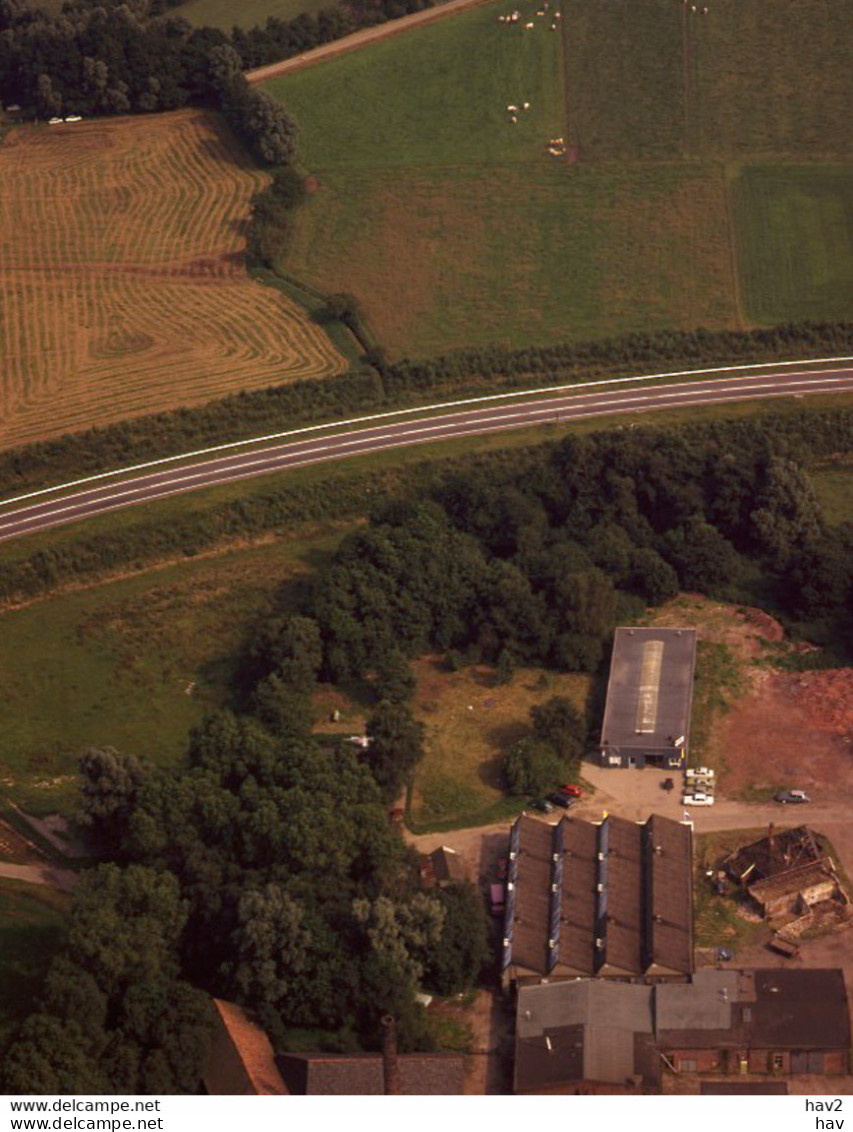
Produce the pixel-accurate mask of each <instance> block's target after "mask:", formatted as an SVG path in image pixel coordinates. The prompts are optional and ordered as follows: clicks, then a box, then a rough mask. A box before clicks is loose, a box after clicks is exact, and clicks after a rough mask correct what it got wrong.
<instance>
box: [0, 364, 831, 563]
mask: <svg viewBox="0 0 853 1132" xmlns="http://www.w3.org/2000/svg"><path fill="white" fill-rule="evenodd" d="M808 364H809V363H803V367H804V368H802V369H794V370H785V371H784V372H781V371H779V370H778V369H776V370H773V369H771V372H768V373H761V374H759V373H750V374H749V375H748V376H743V375H742V374H741V375H734V374H731V375H726V376H714V377H710V376H708V377H701V378H699V377H697V378H696V379H693V378H688V377H685V379H684V380H682V381H676V382H674V383H672V384H660V385H647V386H643V387H640V386H637V385H630V382H631V381H637V380H641V381H642V380H645V379H643V378H633V379H632V378H625V379H619V380H618V382H617V381H614V382H613V383H612V384H611V383H609V382H607V381H604V382H601V383H594V384H597V385H598V386H599V387H598V388H597V389H596V390H595V391H589V390H590V386H585V387H584V386H581V387H578V386H572V387H570V388H568V389H566V390H565V391H560V392H553V393H551V394H547V395H540V396H536V395H535V394H534V393H533V392H529V393H528V392H525V393H523V394H520V395H519V397H518V399H515V400H510V399H508V398H507V396H506V395H500V400H499V402H498V403H494V402H495V398H494V397H486V398H471V399H468V400H466V401H464V402H463V401H459V402H456V405H457V406H461V405H463V404H464V405H465V406H466V408H464V409H462V408H458V407H457V408H456V409H453V408H451V406H448V408H447V409H446V410H444V411H442V407H440V406H427V407H425V408H424V409H422V410H418V412H419V413H423V414H425V415H416V416H409V417H408V418H406V419H403V420H399V419H398V420H392V419H389V418H394V417H397V418H399V417H401V416H403V417H404V418H405V416H406V411H405V410H403V411H393V412H389V413H383V414H378V415H375V416H372V417H362V418H360V419H359V420H355V421H338V422H330V423H329V424H327V425H316V426H310V427H306V428H304V429H297V430H294V432H291V433H289V434H279V436H278V437H266V438H259V439H258V440H257V441H255V442H254V443H255V444H256V445H257V444H260V443H261V441H262V440H263V441H266V442H268V443H265V446H264V447H254V448H253V449H251V450H249V445H250V444H252V443H253V442H251V441H246V442H245V443H241V444H240V445H239V446H236V445H222V446H220V447H219V448H216V449H208V450H207V451H206V452H204V453H202V452H196V453H188V454H187V456H186V457H183V459H185V460H186V461H187V462H186V463H183V464H181V465H180V466H174V465H173V466H171V467H169V468H168V469H167V468H166V465H169V464H170V463H171V461H170V460H156V461H152V462H151V463H150V464H147V465H141V466H140V468H138V469H136V470H135V471H134V470H133V469H129V470H127V471H124V472H115V473H104V474H103V475H99V476H95V477H92V480H81V481H79V482H77V483H76V484H65V485H62V486H57V487H55V488H49V489H45V490H43V491H38V492H33V493H31V494H29V495H26V496H19V497H16V498H12V499H7V500H5V501H3V502H0V542H2V541H3V540H5V539H11V538H16V537H17V536H19V535H24V534H32V533H33V532H35V531H43V530H47V529H49V528H51V527H56V526H60V525H61V524H65V523H72V522H75V521H77V520H79V519H85V518H91V517H92V516H95V515H102V514H105V513H107V512H109V511H115V510H117V509H118V508H122V507H130V506H132V505H134V504H137V503H150V502H151V501H152V500H155V499H164V498H167V497H168V496H171V495H178V494H182V493H184V492H188V491H196V490H199V489H201V488H206V487H215V486H217V485H220V484H224V483H233V482H235V481H237V480H244V479H249V478H251V477H253V476H260V475H266V474H269V473H270V472H279V471H285V470H287V469H289V468H297V467H305V466H307V465H309V464H319V463H325V462H328V461H331V460H343V459H346V458H348V457H350V456H364V455H369V454H371V453H373V452H380V451H384V450H388V449H392V448H403V447H406V446H408V445H413V444H426V443H430V442H434V441H444V440H454V439H458V438H461V437H471V436H478V435H486V434H488V433H494V432H505V431H508V430H510V429H518V428H530V427H531V426H536V425H543V424H552V425H553V424H563V423H568V422H571V421H578V420H585V419H589V418H594V417H602V416H615V415H618V414H642V413H644V412H649V411H652V410H655V409H684V408H698V407H701V406H703V405H714V404H724V403H731V402H738V401H752V400H759V399H763V398H768V397H790V396H794V397H803V396H805V395H807V394H817V393H823V394H838V393H851V392H853V369H851V368H850V367H849V366H845V367H839V368H834V369H814V368H806V367H807V366H808ZM768 368H769V367H768ZM661 376H662V377H663V376H664V375H661ZM666 376H673V375H666ZM591 384H593V383H591ZM614 385H615V386H617V387H616V388H614V387H613V386H614ZM602 386H603V387H602ZM579 388H580V389H581V390H583V389H586V390H587V391H586V392H583V391H581V392H579V391H578V390H579ZM426 414H430V415H426ZM373 422H377V423H373ZM353 426H356V427H353ZM297 435H298V437H299V438H298V439H284V438H285V436H291V437H295V436H297ZM226 448H228V449H232V451H231V452H230V453H229V454H228V455H219V456H216V457H213V456H212V453H213V452H222V451H223V450H224V449H226ZM203 456H207V457H208V458H206V459H202V457H203ZM155 467H156V470H152V471H146V472H143V471H142V468H155ZM95 479H97V480H98V481H99V482H98V484H97V485H96V486H91V484H92V481H93V480H95ZM84 484H88V485H89V486H85V487H84V486H83V485H84Z"/></svg>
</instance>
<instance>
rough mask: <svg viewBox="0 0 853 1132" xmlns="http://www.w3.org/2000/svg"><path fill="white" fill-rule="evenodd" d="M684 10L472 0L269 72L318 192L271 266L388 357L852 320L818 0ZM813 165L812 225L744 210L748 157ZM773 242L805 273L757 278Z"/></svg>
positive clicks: (836, 94) (836, 117)
mask: <svg viewBox="0 0 853 1132" xmlns="http://www.w3.org/2000/svg"><path fill="white" fill-rule="evenodd" d="M692 7H693V6H692V5H686V6H685V5H683V4H680V3H677V2H675V0H607V2H599V0H560V2H559V3H551V4H550V5H549V6H548V8H547V9H546V8H545V5H544V3H541V0H519V2H518V3H517V4H512V5H510V4H507V3H504V2H501V3H491V4H484V5H480V6H477V7H475V8H472V9H470V10H467V11H465V12H462V13H459V14H458V15H455V16H454V17H453V18H452V19H448V20H445V21H442V22H440V23H437V24H433V25H431V26H428V27H424V28H416V29H412V30H411V31H408V32H406V33H405V34H401V35H397V36H394V37H391V38H389V39H387V40H385V41H383V42H379V43H373V44H370V45H368V46H365V47H363V48H361V49H359V50H358V51H354V52H351V53H349V54H346V55H342V56H339V57H337V58H334V59H330V60H326V61H323V62H320V63H317V64H316V65H314V66H311V67H306V68H303V69H302V70H299V71H296V72H294V73H292V74H288V75H283V76H280V77H279V78H278V79H275V80H272V81H270V82H269V83H268V84H266V89H268V90H269V91H270V92H271V93H273V94H275V95H276V96H277V97H280V98H281V99H282V100H283V101H284V103H285V105H286V106H287V108H288V110H289V112H291V113H292V114H293V115H294V117H295V118H296V119H297V121H298V123H299V125H300V130H301V141H300V147H301V148H300V154H301V160H302V163H303V165H304V167H305V169H306V171H307V172H309V173H311V174H312V175H313V176H314V177H315V178H316V181H317V186H318V187H317V191H316V192H315V193H314V194H313V195H312V197H311V198H310V201H309V203H308V205H307V206H306V207H305V208H304V209H303V210H302V212H301V213H300V214H299V216H298V218H297V223H296V233H295V236H294V239H293V241H292V243H291V246H290V248H289V250H288V253H287V255H286V257H285V261H284V263H283V265H282V266H283V267H284V268H285V269H286V270H287V271H288V272H289V273H291V274H293V275H295V276H297V277H303V278H305V279H306V280H307V281H309V282H311V283H313V284H314V285H315V286H318V287H320V288H322V289H326V290H340V291H350V292H352V293H353V294H355V295H356V296H357V297H358V299H359V301H360V303H361V305H362V307H363V308H364V310H365V312H366V314H367V317H368V320H369V322H370V324H371V326H372V328H373V329H374V331H375V332H376V334H377V336H378V338H379V340H380V341H381V342H382V343H383V345H385V346H386V347H388V348H389V349H390V351H391V354H392V356H399V355H404V354H408V355H410V356H423V355H426V354H429V353H434V352H437V351H441V350H445V349H449V348H453V347H460V346H477V345H481V344H484V343H496V344H502V345H505V346H509V347H518V346H526V345H534V344H539V343H542V344H544V343H549V342H554V341H560V340H565V339H572V338H595V337H601V336H606V335H611V334H620V333H624V332H629V331H634V330H643V329H648V330H659V329H677V328H684V327H695V326H700V325H701V326H707V327H724V326H738V325H747V326H748V325H761V324H765V323H771V322H775V321H777V320H778V319H779V318H784V319H800V318H827V319H829V318H851V317H853V302H851V296H850V293H849V291H848V290H847V288H846V284H845V285H842V286H841V287H840V288H839V287H837V286H836V284H837V283H838V282H839V281H841V282H842V284H843V281H844V280H845V279H847V278H848V277H849V274H850V272H851V271H853V250H851V249H850V245H851V241H853V228H851V222H850V213H849V210H848V209H847V208H846V206H845V205H844V204H843V202H842V197H844V195H845V194H846V193H847V189H846V188H845V187H844V186H845V185H846V184H847V178H848V172H847V170H848V168H849V166H847V165H845V164H844V162H846V161H849V158H850V154H851V152H853V125H851V122H853V119H851V116H850V115H849V114H847V113H842V108H843V106H844V105H847V104H849V103H850V102H851V101H853V98H851V95H853V69H851V68H849V67H848V66H847V63H846V60H847V58H848V56H849V51H848V50H847V47H848V46H849V35H847V34H846V31H845V28H844V26H843V20H841V19H840V17H839V15H838V8H837V6H833V5H830V4H829V3H827V2H824V0H790V3H786V4H784V5H783V4H772V3H771V4H767V3H759V0H711V2H709V3H708V5H707V9H708V10H707V12H704V11H703V9H704V8H705V7H706V5H696V12H695V13H694V12H693V11H692ZM514 9H515V10H517V11H519V12H520V19H519V20H518V21H516V22H514V23H507V22H506V21H503V20H501V19H499V17H501V16H506V15H507V13H510V12H512V11H513V10H514ZM556 11H560V19H559V20H558V19H557V18H556V16H555V13H556ZM539 13H541V14H539ZM528 23H532V25H533V26H532V28H528V27H527V24H528ZM553 27H556V31H554V30H552V28H553ZM525 102H529V103H530V109H529V110H527V111H524V110H523V109H521V110H520V111H519V112H518V113H516V114H515V116H516V118H517V119H518V120H517V121H516V122H512V112H511V111H509V110H508V109H507V107H508V106H510V105H512V106H519V107H522V108H523V104H524V103H525ZM552 138H563V139H564V142H565V147H566V152H565V153H558V154H556V155H555V154H552V153H549V152H548V142H549V141H550V140H551V139H552ZM818 159H820V161H821V162H823V168H822V171H821V173H820V178H822V179H823V188H821V189H819V190H818V189H816V188H815V189H814V190H812V189H810V190H809V192H812V191H814V192H816V193H817V194H818V195H819V196H820V198H821V201H820V203H819V204H818V205H816V206H814V207H813V208H812V213H813V214H814V218H815V222H813V223H812V222H810V221H808V222H807V221H806V220H804V219H803V218H800V219H799V220H798V222H797V223H796V224H794V225H792V226H790V227H788V228H787V229H786V228H784V224H779V223H778V222H777V221H775V220H773V218H772V217H759V218H758V220H757V221H756V218H755V216H754V215H753V213H754V211H755V210H754V209H753V208H752V206H751V205H750V204H749V203H746V204H744V199H746V198H747V197H749V198H750V199H752V197H753V196H754V195H755V194H754V193H753V192H752V186H753V183H754V181H755V178H758V179H760V176H761V175H760V172H759V171H757V170H756V171H755V172H750V170H751V167H752V163H756V164H758V163H762V164H766V163H768V162H769V161H777V162H779V163H780V168H781V163H782V162H784V163H785V165H786V166H791V165H794V164H802V163H804V162H806V161H812V160H815V161H816V160H818ZM833 162H834V163H837V169H838V172H837V173H833V172H832V171H831V169H829V168H828V164H829V163H833ZM741 169H742V173H741V175H740V177H738V173H739V171H740V170H741ZM788 173H789V174H790V176H791V177H792V178H794V180H796V177H795V176H794V174H793V173H792V172H791V171H790V170H789V171H788ZM786 175H788V174H786ZM804 176H805V175H804V174H803V175H800V179H799V181H798V182H797V183H798V184H799V186H800V188H798V189H796V192H795V195H796V194H800V195H802V185H803V183H804V182H803V178H804ZM792 184H793V181H792ZM744 186H746V187H745V188H744ZM780 191H781V190H776V194H777V196H778V194H779V192H780ZM791 192H792V189H791V188H790V187H789V188H788V189H786V190H785V193H787V195H788V196H789V197H790V196H791ZM750 194H752V195H750ZM783 195H784V194H783ZM830 198H831V199H830ZM773 207H774V209H776V212H777V213H778V204H774V205H773ZM818 212H819V213H820V214H821V216H820V218H817V213H818ZM826 221H830V222H829V223H826ZM756 223H757V225H758V227H759V228H760V230H761V237H760V238H761V239H762V240H764V241H766V243H765V246H764V249H763V253H762V254H763V257H764V261H766V263H767V264H768V265H769V267H767V268H766V269H765V267H761V268H760V269H759V270H756V269H755V268H754V266H752V260H753V259H754V258H755V255H754V252H753V250H752V249H753V245H754V244H755V242H756V238H755V236H754V225H755V224H756ZM800 241H804V242H806V246H805V247H801V246H800ZM795 242H796V243H797V246H796V248H795V247H794V244H795ZM792 255H793V259H792V260H791V263H793V264H794V265H797V264H799V263H800V262H801V261H804V260H808V261H809V262H810V263H811V267H810V271H811V276H808V275H807V276H806V277H804V276H802V275H800V276H799V277H798V278H796V279H792V281H791V282H790V283H789V284H788V285H787V290H784V288H783V293H781V294H780V293H779V287H780V282H779V279H778V278H777V276H778V268H779V264H780V262H787V261H788V260H789V259H790V258H791V256H792ZM833 258H834V260H835V266H834V268H833V269H832V271H830V272H828V274H827V280H826V282H827V283H828V284H829V285H828V286H823V285H822V284H819V283H818V282H817V274H816V272H817V267H816V265H817V264H818V262H819V261H821V260H827V261H828V260H830V259H833ZM810 280H811V281H810Z"/></svg>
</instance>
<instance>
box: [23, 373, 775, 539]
mask: <svg viewBox="0 0 853 1132" xmlns="http://www.w3.org/2000/svg"><path fill="white" fill-rule="evenodd" d="M750 388H757V389H766V390H774V392H767V393H763V394H762V395H761V396H762V397H784V396H787V393H786V391H785V390H784V389H779V390H778V391H776V389H777V387H776V386H774V385H770V384H763V385H762V384H760V383H758V382H757V383H756V384H755V385H754V386H751V387H750ZM740 392H742V390H741V388H740V387H738V386H730V387H729V388H728V389H726V388H723V389H722V390H717V391H716V392H715V395H714V396H713V397H709V398H701V399H697V400H693V401H691V402H690V403H691V405H705V404H713V403H715V402H719V401H726V400H731V399H735V400H737V395H738V394H739V393H740ZM667 394H668V395H671V396H672V397H690V396H691V394H692V395H693V396H694V397H695V395H696V391H695V390H692V391H691V390H689V389H686V390H678V389H673V388H670V389H667ZM720 394H723V396H720ZM636 400H637V399H636V398H634V397H613V398H608V399H604V400H601V401H597V402H596V404H595V406H594V407H592V408H591V409H590V410H589V411H585V412H584V411H581V412H577V411H575V413H574V415H573V417H571V418H569V420H584V419H586V418H587V417H596V416H601V415H606V413H607V412H608V411H615V412H617V413H629V412H633V411H634V410H631V409H627V408H616V409H613V408H612V407H613V406H617V405H625V404H631V403H635V402H636ZM655 407H659V408H672V407H673V406H672V405H661V406H654V405H652V406H651V408H652V409H654V408H655ZM602 408H604V409H605V412H604V414H602V411H601V410H602ZM553 411H554V410H553V409H550V408H543V409H536V410H531V411H530V413H529V414H525V417H524V418H523V419H521V420H520V421H518V423H516V424H509V425H507V424H503V425H502V426H501V427H502V428H503V429H512V428H523V427H524V426H525V425H527V424H529V423H530V421H529V415H531V414H535V415H541V414H542V413H552V412H553ZM641 411H643V410H641ZM512 415H513V414H511V413H510V414H505V415H502V416H490V417H483V418H481V419H480V420H471V421H469V422H468V426H469V427H466V428H464V429H461V430H459V431H455V432H454V434H453V435H452V436H450V437H449V438H448V439H451V440H453V439H456V438H460V437H464V436H471V435H475V434H478V433H482V432H490V431H493V430H492V429H491V428H490V427H485V428H484V427H482V426H483V425H486V426H490V425H492V424H493V423H494V422H505V421H506V420H508V419H511V418H512ZM413 423H415V424H417V422H413ZM567 423H568V422H567ZM441 427H442V426H441V425H440V424H435V425H430V426H429V427H426V428H414V429H411V430H410V431H408V432H405V433H402V434H399V433H386V434H384V435H380V436H374V437H372V438H371V443H377V442H378V449H375V448H373V447H371V448H368V449H367V450H366V451H364V452H359V453H354V454H355V455H370V454H371V453H372V452H373V451H376V450H379V451H382V450H384V449H388V448H401V447H405V446H406V445H410V444H417V443H418V437H420V436H421V435H422V434H423V433H427V432H435V431H437V430H440V429H441ZM328 439H329V440H336V439H339V438H336V437H329V438H328ZM360 443H363V439H362V438H360V437H358V436H355V437H352V438H351V439H347V438H346V436H344V437H343V438H340V442H339V443H336V444H334V445H329V444H326V445H323V446H322V447H318V448H314V449H310V450H306V451H305V452H304V453H299V452H298V451H296V452H294V453H293V455H294V456H297V457H298V456H300V455H304V456H305V457H306V458H305V459H296V460H293V461H292V462H290V463H288V464H287V465H285V466H283V467H282V468H281V469H279V470H280V471H289V470H291V469H293V468H301V467H306V466H308V465H310V464H320V463H323V462H324V460H325V459H327V457H324V456H323V455H322V453H324V452H327V451H328V450H329V448H334V449H335V450H339V449H340V448H347V447H352V446H354V445H357V444H360ZM247 455H251V453H247ZM342 458H343V459H346V458H347V457H346V455H344V456H343V457H342ZM262 463H265V461H264V460H249V461H247V462H243V463H240V464H234V465H231V466H230V467H229V468H228V471H229V472H230V473H236V474H229V475H223V476H220V477H218V478H217V479H216V480H214V481H212V482H211V483H209V484H206V485H204V486H206V487H211V488H215V487H220V486H222V485H225V484H228V483H232V482H234V481H237V480H241V479H249V478H251V477H252V476H253V475H258V474H263V473H257V472H249V473H248V474H247V473H246V469H248V468H251V467H254V466H255V465H256V464H262ZM185 470H186V471H187V472H189V473H190V474H189V475H186V476H184V478H183V479H181V480H180V481H172V482H179V484H180V486H178V487H175V488H174V489H172V490H168V491H160V490H158V492H157V494H156V495H154V496H152V497H151V498H149V499H143V500H141V501H140V502H141V503H156V502H157V501H158V500H161V499H166V498H168V497H170V496H172V495H180V494H184V493H186V492H188V491H192V490H193V488H191V487H188V486H187V485H188V484H190V483H191V482H192V481H193V480H197V479H200V478H201V479H203V478H204V475H205V474H206V473H204V472H203V470H202V471H199V472H195V471H194V469H193V468H187V469H185ZM270 471H271V472H273V473H274V472H275V471H276V469H270ZM179 474H180V473H179ZM116 486H121V485H116ZM161 486H162V487H166V486H167V484H163V485H161ZM140 490H141V489H140V488H139V487H131V488H130V489H129V490H127V491H118V492H116V493H115V494H113V495H107V496H104V497H102V498H101V499H99V500H98V501H97V502H98V503H99V504H101V503H106V504H108V506H105V507H99V509H98V511H97V512H96V514H102V513H104V512H107V511H116V510H118V509H120V508H121V507H125V506H128V504H127V503H121V502H115V503H112V504H110V501H111V500H126V499H127V497H128V496H132V495H136V494H138V492H139V491H140ZM62 502H63V501H62V500H57V504H61V503H62ZM80 506H81V504H80V503H79V502H77V503H72V504H71V505H70V506H67V507H63V506H56V507H55V508H54V509H53V510H52V511H43V512H40V513H39V514H38V515H37V518H39V519H50V518H54V517H55V516H57V515H63V514H65V513H66V512H69V511H76V510H78V509H79V507H80ZM28 510H29V508H22V510H21V511H19V512H11V513H10V514H9V515H4V516H2V517H0V524H3V523H6V522H7V520H11V519H14V518H15V516H16V515H21V514H24V515H25V514H26V513H27V511H28ZM87 517H88V516H86V515H85V514H83V515H81V516H80V518H81V519H83V518H87ZM92 517H93V518H94V517H95V516H92ZM24 522H27V519H18V520H17V523H14V522H13V523H10V524H9V525H10V526H12V527H14V526H16V525H18V524H20V523H24ZM59 522H60V523H61V522H62V520H60V521H59ZM51 525H52V526H56V525H58V524H57V523H53V524H51ZM22 533H25V532H14V531H13V533H12V534H11V535H9V534H5V535H4V534H2V526H0V541H4V540H5V539H8V538H14V537H16V534H22Z"/></svg>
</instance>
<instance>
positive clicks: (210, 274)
mask: <svg viewBox="0 0 853 1132" xmlns="http://www.w3.org/2000/svg"><path fill="white" fill-rule="evenodd" d="M264 183H265V178H264V175H263V174H261V173H259V172H258V171H256V170H255V169H254V168H253V167H252V166H251V165H250V164H249V163H248V160H247V158H246V157H245V155H244V153H243V152H242V150H241V149H240V148H239V146H238V145H237V144H236V143H235V142H234V141H233V140H232V138H231V136H230V135H229V134H228V133H227V131H226V130H225V128H224V127H223V126H222V125H221V124H220V122H219V121H218V119H216V118H215V117H213V116H212V115H208V114H205V113H203V112H200V111H196V110H182V111H177V112H175V113H172V114H164V115H158V116H156V117H154V116H152V117H139V118H126V119H110V120H106V121H92V122H80V123H76V124H69V125H60V126H52V127H47V126H42V127H26V128H21V129H19V130H16V131H13V132H12V133H11V134H10V135H8V136H7V138H6V139H5V141H4V143H3V144H2V145H0V184H2V185H3V193H2V195H0V353H2V356H3V361H4V365H3V372H2V376H1V377H0V391H1V392H2V396H0V445H3V446H13V445H17V444H21V443H25V442H28V441H33V440H38V439H42V438H44V437H50V436H56V435H59V434H61V433H64V432H69V431H75V430H78V429H81V428H86V427H89V426H92V425H102V424H107V423H110V422H113V421H118V420H122V419H125V418H127V417H130V416H135V415H139V414H142V413H151V412H156V411H159V410H163V409H170V408H175V407H177V406H182V405H192V404H199V403H202V402H204V401H207V400H209V399H211V398H213V397H217V396H222V395H224V394H227V393H232V392H238V391H239V390H243V389H254V388H260V387H263V386H267V385H272V384H278V383H281V382H285V381H290V380H295V379H297V378H304V377H317V376H332V375H334V374H337V373H340V372H342V371H343V370H344V369H345V368H346V362H345V360H344V359H343V357H342V356H341V355H340V354H339V353H338V352H337V351H336V350H335V348H334V347H333V346H332V344H331V342H330V341H329V339H328V338H327V337H326V335H325V334H324V333H323V332H322V330H321V329H320V327H319V326H317V325H316V324H315V323H313V322H312V321H310V319H309V318H308V317H307V315H306V314H305V312H304V311H303V310H302V309H301V308H300V307H298V306H297V305H296V304H295V303H293V302H291V301H290V300H289V299H287V298H285V297H284V296H283V295H282V294H280V293H279V292H278V291H276V290H272V289H270V288H267V287H264V286H262V285H261V284H259V283H256V282H254V281H253V280H251V279H250V278H249V277H248V275H247V273H246V268H245V262H244V249H245V229H246V223H247V220H248V217H249V211H250V202H251V198H252V196H253V194H254V193H255V192H257V191H258V190H259V189H260V188H261V187H262V186H263V184H264Z"/></svg>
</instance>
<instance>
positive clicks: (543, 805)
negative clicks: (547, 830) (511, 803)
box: [530, 798, 554, 814]
mask: <svg viewBox="0 0 853 1132" xmlns="http://www.w3.org/2000/svg"><path fill="white" fill-rule="evenodd" d="M530 808H531V810H538V811H539V812H540V814H553V812H554V807H553V806H552V805H551V803H550V802H549V801H548V799H547V798H534V799H533V801H532V802H531V803H530Z"/></svg>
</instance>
